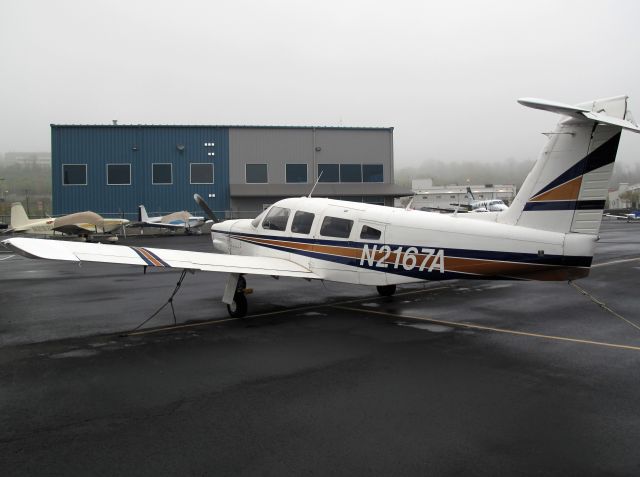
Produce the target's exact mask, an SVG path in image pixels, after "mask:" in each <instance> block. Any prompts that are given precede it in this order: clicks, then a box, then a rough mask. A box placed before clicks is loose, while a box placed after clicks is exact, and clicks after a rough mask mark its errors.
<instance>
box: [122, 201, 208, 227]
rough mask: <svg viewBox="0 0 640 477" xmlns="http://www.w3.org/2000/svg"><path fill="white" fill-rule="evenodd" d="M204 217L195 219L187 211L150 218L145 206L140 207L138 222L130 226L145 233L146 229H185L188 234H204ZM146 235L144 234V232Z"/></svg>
mask: <svg viewBox="0 0 640 477" xmlns="http://www.w3.org/2000/svg"><path fill="white" fill-rule="evenodd" d="M205 223H206V222H205V220H204V217H194V216H192V215H191V214H190V213H189V212H187V211H186V210H183V211H180V212H173V213H172V214H168V215H160V216H157V217H149V216H148V215H147V209H146V208H145V206H144V205H139V206H138V222H134V223H131V224H129V226H131V227H140V229H141V231H144V228H145V227H153V228H162V229H168V230H179V229H184V232H185V233H186V234H192V233H194V232H195V233H199V234H201V233H202V230H201V228H202V226H203V225H204V224H205ZM143 233H144V232H143Z"/></svg>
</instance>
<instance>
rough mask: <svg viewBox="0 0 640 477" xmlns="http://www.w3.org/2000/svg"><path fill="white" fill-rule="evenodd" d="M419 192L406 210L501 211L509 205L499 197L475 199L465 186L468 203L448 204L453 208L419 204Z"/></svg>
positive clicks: (446, 212)
mask: <svg viewBox="0 0 640 477" xmlns="http://www.w3.org/2000/svg"><path fill="white" fill-rule="evenodd" d="M419 197H420V196H419V194H416V195H414V196H413V197H412V198H411V200H410V201H409V204H407V207H406V209H407V210H422V211H424V212H438V213H441V214H453V213H458V212H463V213H465V212H473V213H479V212H501V211H503V210H507V209H508V208H509V207H508V206H507V204H505V203H504V201H502V200H501V199H487V200H476V198H475V197H474V195H473V192H471V187H467V194H466V195H465V197H466V198H467V199H469V203H467V204H462V203H459V204H450V205H452V206H453V208H444V207H433V206H429V205H425V206H420V199H418V200H416V198H419Z"/></svg>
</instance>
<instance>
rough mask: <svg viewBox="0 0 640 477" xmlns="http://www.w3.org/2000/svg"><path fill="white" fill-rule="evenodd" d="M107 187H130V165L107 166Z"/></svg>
mask: <svg viewBox="0 0 640 477" xmlns="http://www.w3.org/2000/svg"><path fill="white" fill-rule="evenodd" d="M107 185H131V164H107Z"/></svg>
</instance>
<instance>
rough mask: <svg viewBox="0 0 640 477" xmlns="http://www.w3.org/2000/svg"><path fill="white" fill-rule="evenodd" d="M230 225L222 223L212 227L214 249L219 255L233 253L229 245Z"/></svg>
mask: <svg viewBox="0 0 640 477" xmlns="http://www.w3.org/2000/svg"><path fill="white" fill-rule="evenodd" d="M229 229H230V227H229V224H225V223H224V222H220V223H217V224H213V225H212V226H211V241H212V242H213V249H214V250H215V251H216V252H218V253H231V246H230V244H229Z"/></svg>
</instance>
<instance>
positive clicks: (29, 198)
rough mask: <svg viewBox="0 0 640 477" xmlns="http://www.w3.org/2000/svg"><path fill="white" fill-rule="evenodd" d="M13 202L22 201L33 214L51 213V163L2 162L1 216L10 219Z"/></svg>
mask: <svg viewBox="0 0 640 477" xmlns="http://www.w3.org/2000/svg"><path fill="white" fill-rule="evenodd" d="M12 202H22V203H23V205H24V206H25V209H28V211H29V213H30V215H31V216H34V217H38V216H40V217H43V216H45V215H46V214H50V213H51V165H49V164H34V163H32V162H24V163H12V164H3V163H0V216H3V218H5V217H6V218H5V220H8V216H9V215H10V211H11V203H12Z"/></svg>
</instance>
